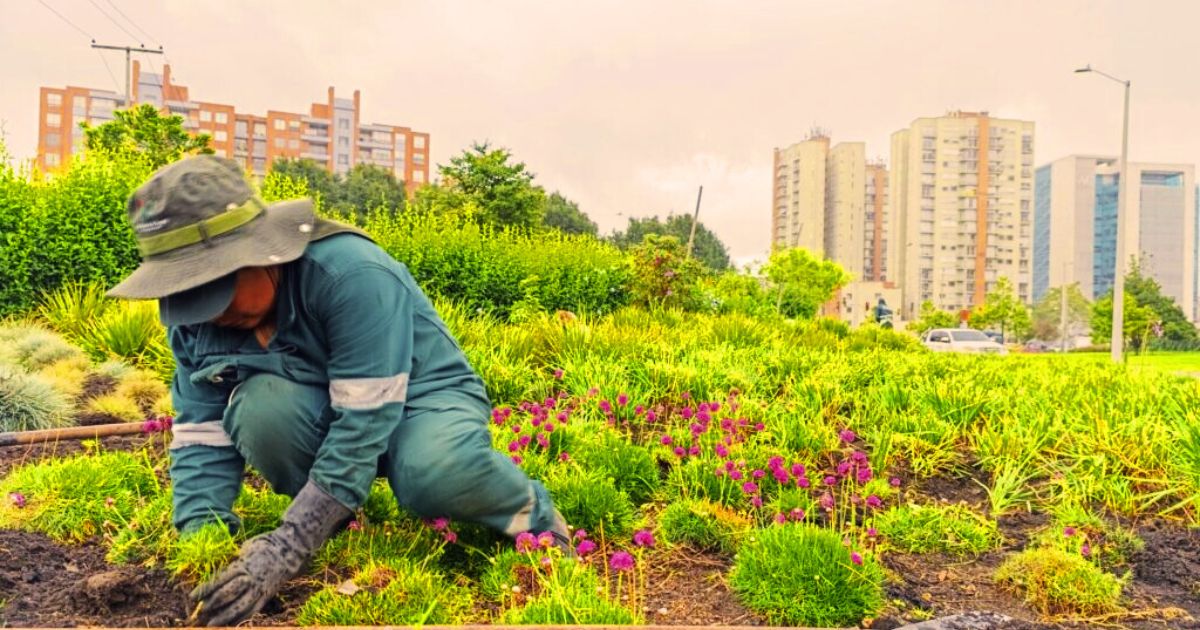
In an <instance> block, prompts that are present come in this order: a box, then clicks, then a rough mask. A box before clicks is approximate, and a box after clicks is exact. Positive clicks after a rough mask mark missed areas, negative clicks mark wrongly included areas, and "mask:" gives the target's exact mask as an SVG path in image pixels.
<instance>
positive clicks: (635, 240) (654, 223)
mask: <svg viewBox="0 0 1200 630" xmlns="http://www.w3.org/2000/svg"><path fill="white" fill-rule="evenodd" d="M691 233H692V215H690V214H672V215H669V216H667V220H666V221H662V220H660V219H659V218H658V217H657V216H654V217H650V218H648V219H639V218H633V217H630V219H629V226H628V227H626V228H625V231H624V232H616V233H614V234H613V235H612V237H611V240H612V241H613V243H615V244H616V245H617V246H618V247H620V248H621V249H628V248H630V247H633V246H635V245H637V244H639V243H641V242H642V240H643V239H645V238H646V235H648V234H657V235H660V236H674V237H675V238H676V239H678V240H679V242H680V243H683V244H684V245H685V246H686V244H687V242H688V238H689V237H690V236H691ZM692 255H693V256H695V257H696V258H698V259H699V260H700V261H701V262H703V263H704V264H705V265H706V266H708V268H709V269H712V270H714V271H724V270H725V269H728V268H729V252H728V250H727V249H726V248H725V244H724V243H722V242H721V239H719V238H717V235H716V234H714V233H713V232H712V231H711V230H709V229H708V228H707V227H705V226H704V223H703V222H700V223H698V224H697V225H696V241H695V243H694V244H693V245H692Z"/></svg>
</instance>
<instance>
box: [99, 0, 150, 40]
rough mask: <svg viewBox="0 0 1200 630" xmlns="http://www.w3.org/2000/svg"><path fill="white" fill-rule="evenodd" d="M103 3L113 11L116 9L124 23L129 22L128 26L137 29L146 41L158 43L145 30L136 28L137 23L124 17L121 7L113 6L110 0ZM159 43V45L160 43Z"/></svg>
mask: <svg viewBox="0 0 1200 630" xmlns="http://www.w3.org/2000/svg"><path fill="white" fill-rule="evenodd" d="M104 1H105V2H107V3H108V6H110V7H112V8H113V9H116V11H117V13H120V14H121V17H123V18H125V21H126V22H129V24H130V25H132V26H133V28H135V29H137V31H138V32H139V33H141V34H142V35H145V36H146V39H148V40H150V41H152V42H153V41H158V40H157V39H155V38H154V37H153V36H151V35H150V33H147V32H146V30H145V29H143V28H142V27H140V26H138V24H137V22H134V21H133V20H132V19H131V18H130V17H129V16H128V15H125V12H124V11H122V10H121V7H119V6H117V5H115V4H113V1H112V0H104ZM160 43H161V42H160Z"/></svg>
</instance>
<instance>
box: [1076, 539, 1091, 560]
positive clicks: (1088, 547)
mask: <svg viewBox="0 0 1200 630" xmlns="http://www.w3.org/2000/svg"><path fill="white" fill-rule="evenodd" d="M1079 553H1080V554H1082V555H1083V557H1084V558H1087V557H1090V556H1091V555H1092V546H1091V545H1089V544H1088V543H1086V542H1085V543H1083V547H1080V549H1079Z"/></svg>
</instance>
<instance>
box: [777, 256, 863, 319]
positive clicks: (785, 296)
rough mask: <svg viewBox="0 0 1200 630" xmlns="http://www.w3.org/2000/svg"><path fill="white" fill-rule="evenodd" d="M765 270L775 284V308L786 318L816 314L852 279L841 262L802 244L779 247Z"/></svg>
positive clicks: (814, 315)
mask: <svg viewBox="0 0 1200 630" xmlns="http://www.w3.org/2000/svg"><path fill="white" fill-rule="evenodd" d="M763 271H764V272H765V273H766V275H767V279H768V280H770V281H771V283H772V284H774V285H775V292H776V294H775V307H776V309H777V310H778V311H779V312H780V313H782V314H783V315H785V316H787V317H803V318H812V317H816V315H817V312H818V311H819V310H820V308H821V305H823V304H825V303H826V302H828V301H829V300H830V299H832V298H833V296H834V294H835V293H836V292H837V290H838V289H840V288H842V287H844V286H846V284H848V283H849V282H850V274H849V273H846V270H845V269H843V268H842V266H841V265H839V264H837V263H835V262H833V261H831V260H821V259H820V258H817V257H816V256H813V255H812V253H810V252H809V251H808V250H806V249H802V248H799V247H796V248H792V249H780V250H776V251H775V252H773V253H772V254H771V258H770V260H769V261H768V262H767V264H766V266H765V267H764V268H763Z"/></svg>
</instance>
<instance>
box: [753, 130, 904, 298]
mask: <svg viewBox="0 0 1200 630" xmlns="http://www.w3.org/2000/svg"><path fill="white" fill-rule="evenodd" d="M774 164H775V171H774V172H775V176H774V178H775V179H774V187H773V189H774V195H773V206H772V207H773V210H772V215H771V242H772V245H773V246H775V247H803V248H805V249H807V250H809V251H811V252H813V253H814V254H816V255H818V256H822V257H825V258H828V259H830V260H833V261H835V262H837V263H838V264H840V265H842V266H843V267H844V268H845V269H846V270H847V271H849V272H850V273H851V274H852V275H853V276H854V277H855V279H859V280H874V281H880V282H883V281H885V280H889V279H890V278H889V277H888V275H889V274H888V270H889V265H888V262H887V256H888V242H889V234H890V231H891V226H890V225H889V218H890V217H889V214H888V212H887V207H886V202H887V169H886V168H884V167H883V165H882V164H877V163H871V164H868V163H867V160H866V145H865V143H862V142H842V143H839V144H837V145H833V146H831V144H830V139H829V136H828V135H827V134H825V133H823V132H821V131H814V132H813V133H812V134H811V135H810V136H809V138H808V139H806V140H804V141H802V142H798V143H795V144H793V145H791V146H788V147H785V148H782V149H775V153H774Z"/></svg>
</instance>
